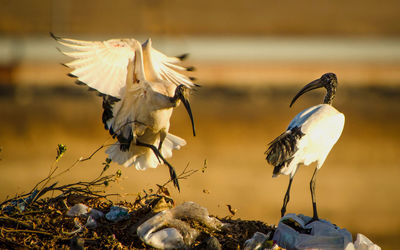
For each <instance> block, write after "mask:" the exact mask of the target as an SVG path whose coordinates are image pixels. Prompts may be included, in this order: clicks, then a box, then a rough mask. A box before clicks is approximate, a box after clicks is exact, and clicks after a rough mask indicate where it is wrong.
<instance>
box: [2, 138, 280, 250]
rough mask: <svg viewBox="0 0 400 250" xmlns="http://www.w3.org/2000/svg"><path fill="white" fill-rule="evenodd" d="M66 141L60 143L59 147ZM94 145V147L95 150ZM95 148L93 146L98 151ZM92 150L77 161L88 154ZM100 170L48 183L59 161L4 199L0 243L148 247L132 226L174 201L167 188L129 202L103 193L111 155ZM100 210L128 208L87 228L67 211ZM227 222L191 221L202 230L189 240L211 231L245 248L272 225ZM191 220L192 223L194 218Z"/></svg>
mask: <svg viewBox="0 0 400 250" xmlns="http://www.w3.org/2000/svg"><path fill="white" fill-rule="evenodd" d="M63 147H64V148H63ZM65 149H66V148H65V146H63V145H59V148H58V150H57V158H56V162H57V161H58V159H59V158H60V157H61V156H62V154H63V153H64V152H65ZM97 151H98V150H97ZM97 151H95V152H97ZM92 156H93V154H92V155H91V156H90V157H88V158H85V159H80V160H78V161H77V162H80V161H84V160H88V159H90V158H91V157H92ZM103 164H104V168H103V171H102V172H101V174H100V175H99V176H98V177H97V178H95V179H94V180H93V181H90V182H76V183H72V184H67V185H58V183H57V182H54V183H52V184H50V183H51V181H52V180H53V179H54V178H55V177H57V176H59V175H60V174H62V173H65V172H66V171H69V170H70V169H71V168H72V167H73V166H75V164H73V165H72V166H71V167H70V168H68V169H67V170H64V171H63V172H61V173H60V174H56V170H57V167H54V168H52V169H50V172H49V176H47V177H46V178H45V179H44V180H42V181H40V182H39V183H38V184H37V185H36V186H35V187H34V188H33V189H32V191H31V192H29V193H26V194H23V195H19V196H16V197H14V198H11V199H8V200H5V201H4V202H2V203H1V204H0V248H6V249H16V248H45V249H49V248H52V249H54V248H57V249H59V248H72V249H83V247H85V248H88V249H112V248H121V249H146V248H148V249H151V247H149V246H146V245H145V244H144V243H143V242H142V241H141V240H140V238H139V237H138V236H137V233H136V229H137V227H138V226H140V225H141V224H142V223H143V222H144V221H146V220H147V219H149V218H151V217H152V216H154V215H155V214H156V213H157V211H158V210H157V209H158V208H159V206H160V203H161V202H162V203H164V204H166V205H167V206H170V207H172V206H174V201H173V199H172V198H171V197H170V195H169V192H168V189H167V188H166V187H165V185H166V184H167V183H168V182H167V183H166V184H164V185H157V190H155V191H154V190H149V191H147V192H143V193H142V194H138V196H137V197H136V199H135V201H133V202H127V201H125V202H118V203H114V202H113V201H112V200H110V199H109V198H110V196H113V195H117V194H106V193H105V191H104V187H105V186H107V185H108V184H109V183H110V182H115V181H116V180H117V179H118V178H119V177H120V172H118V171H117V173H115V174H111V175H105V176H103V174H104V173H105V171H106V170H107V169H108V167H109V164H110V161H109V160H106V162H105V163H103ZM194 172H196V170H195V171H193V170H189V171H187V170H186V169H185V170H184V171H183V172H182V173H181V174H180V175H179V176H178V178H186V177H188V176H190V175H191V174H193V173H194ZM79 203H80V204H85V205H86V206H88V207H90V208H92V209H96V210H99V211H101V212H103V213H104V214H106V213H107V212H108V211H109V210H110V207H112V206H115V205H119V206H123V207H125V208H128V210H129V215H130V218H129V219H127V220H122V221H119V222H111V221H108V220H107V219H106V218H104V217H102V218H100V219H98V220H97V227H95V228H90V229H89V228H86V227H85V226H82V225H85V223H86V219H87V217H85V216H80V217H70V216H67V211H69V210H70V208H71V207H72V206H73V205H75V204H79ZM219 219H220V220H221V221H222V222H227V223H229V224H230V226H229V227H228V228H225V229H223V231H216V232H209V231H208V230H207V229H206V228H202V227H201V225H195V226H196V227H197V229H198V230H200V232H202V233H201V234H200V236H199V237H198V239H197V240H196V242H195V243H194V244H193V245H192V247H193V248H196V247H197V248H201V246H202V242H203V241H205V240H207V239H209V238H210V236H213V237H214V238H216V239H217V240H218V241H219V243H220V244H221V247H222V249H238V248H243V245H244V242H245V241H246V240H247V239H249V238H251V237H252V236H253V234H254V233H255V232H262V233H265V234H268V233H269V232H273V231H274V227H271V226H268V225H266V224H264V223H263V222H260V221H244V220H240V219H236V220H233V219H231V218H228V217H227V218H219ZM194 224H195V223H194Z"/></svg>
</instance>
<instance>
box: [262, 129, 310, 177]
mask: <svg viewBox="0 0 400 250" xmlns="http://www.w3.org/2000/svg"><path fill="white" fill-rule="evenodd" d="M303 135H304V134H303V133H302V132H301V128H299V127H294V128H292V129H290V130H287V131H285V132H284V133H282V134H281V135H280V136H278V137H277V138H275V140H273V141H272V142H271V143H269V147H268V149H267V151H266V152H265V154H266V155H267V157H266V160H267V162H268V163H269V164H271V165H272V166H274V167H275V168H274V171H273V174H274V176H275V175H277V174H278V173H279V171H280V169H281V168H282V167H284V166H285V165H287V164H289V163H290V162H291V161H292V159H293V155H294V154H295V153H296V151H297V146H296V144H297V141H298V140H299V139H300V138H301V137H302V136H303Z"/></svg>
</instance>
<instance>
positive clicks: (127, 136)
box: [52, 35, 196, 189]
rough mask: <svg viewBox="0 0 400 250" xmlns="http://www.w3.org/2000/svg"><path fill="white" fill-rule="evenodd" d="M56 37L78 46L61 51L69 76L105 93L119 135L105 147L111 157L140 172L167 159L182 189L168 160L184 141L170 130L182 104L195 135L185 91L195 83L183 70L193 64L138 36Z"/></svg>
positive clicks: (112, 128)
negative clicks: (67, 58)
mask: <svg viewBox="0 0 400 250" xmlns="http://www.w3.org/2000/svg"><path fill="white" fill-rule="evenodd" d="M52 36H53V37H54V38H55V39H56V40H57V41H58V42H59V43H60V44H62V45H65V46H66V47H69V48H71V49H73V50H74V51H72V52H64V51H62V53H64V54H65V55H67V56H70V57H73V58H74V60H73V61H72V62H70V63H67V64H65V66H67V67H70V68H72V69H73V71H72V72H71V73H70V74H69V75H70V76H72V77H76V78H77V79H78V82H80V83H84V84H86V85H87V86H89V87H90V88H92V89H95V90H97V91H98V92H99V93H100V94H101V96H103V109H104V112H103V117H102V120H103V123H104V126H105V128H106V129H107V130H109V132H110V134H111V135H112V136H113V137H114V138H117V139H118V142H116V143H115V144H114V145H112V146H110V147H109V148H108V149H107V150H106V153H108V154H109V157H110V158H111V159H112V160H113V161H115V162H117V163H119V164H121V165H124V166H126V167H129V166H132V165H133V166H135V167H136V169H139V170H145V169H147V168H155V167H157V166H158V165H159V164H160V163H165V164H166V165H167V166H168V167H169V169H170V174H171V178H172V179H173V180H174V184H175V185H176V186H177V187H178V189H179V185H178V182H177V179H176V174H175V171H174V170H173V168H172V166H171V165H170V164H169V163H168V162H167V161H166V160H165V158H168V157H171V156H172V150H173V149H179V148H180V147H182V146H184V145H185V144H186V142H185V140H184V139H182V138H179V137H177V136H174V135H172V134H170V133H169V132H168V131H169V127H170V118H171V115H172V111H173V108H174V107H176V106H177V105H179V104H180V102H182V103H183V104H184V106H185V108H186V109H187V111H188V113H189V116H190V119H191V121H192V128H193V134H195V132H194V124H193V117H192V113H191V109H190V105H189V102H188V101H187V99H186V95H187V94H186V91H187V89H189V88H192V87H194V86H196V84H194V83H193V82H192V80H193V79H192V78H191V77H188V76H186V75H184V74H182V73H181V72H182V71H191V70H192V68H191V67H190V68H185V67H182V66H179V65H178V63H179V62H180V61H181V60H182V59H183V58H184V57H185V55H184V56H181V57H168V56H166V55H164V54H163V53H161V52H159V51H157V50H155V49H154V48H152V45H151V40H150V39H148V40H147V41H146V42H145V43H143V44H140V43H139V42H138V41H137V40H135V39H112V40H107V41H103V42H100V41H94V42H92V41H80V40H74V39H67V38H60V37H55V36H54V35H52Z"/></svg>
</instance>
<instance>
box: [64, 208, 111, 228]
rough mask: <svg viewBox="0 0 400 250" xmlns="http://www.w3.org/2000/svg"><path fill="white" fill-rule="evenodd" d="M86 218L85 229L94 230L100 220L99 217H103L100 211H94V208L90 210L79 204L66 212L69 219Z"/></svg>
mask: <svg viewBox="0 0 400 250" xmlns="http://www.w3.org/2000/svg"><path fill="white" fill-rule="evenodd" d="M81 215H83V216H87V217H88V218H87V221H86V224H85V227H87V228H96V227H97V221H96V220H98V219H100V218H101V217H103V216H104V213H103V212H101V211H100V210H97V209H94V208H90V207H88V206H86V205H85V204H82V203H79V204H75V205H74V206H72V207H71V208H70V209H69V210H68V212H67V216H70V217H78V216H81Z"/></svg>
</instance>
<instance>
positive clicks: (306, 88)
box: [290, 78, 324, 107]
mask: <svg viewBox="0 0 400 250" xmlns="http://www.w3.org/2000/svg"><path fill="white" fill-rule="evenodd" d="M322 87H324V85H323V82H322V81H321V78H319V79H317V80H314V81H312V82H310V83H309V84H307V85H306V86H304V87H303V88H302V89H301V90H300V91H299V93H297V95H296V96H295V97H294V98H293V100H292V102H291V103H290V107H292V105H293V103H294V102H295V101H296V100H297V98H299V97H300V96H301V95H302V94H304V93H306V92H308V91H311V90H313V89H318V88H322Z"/></svg>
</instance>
